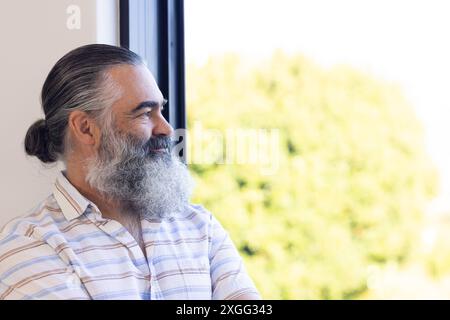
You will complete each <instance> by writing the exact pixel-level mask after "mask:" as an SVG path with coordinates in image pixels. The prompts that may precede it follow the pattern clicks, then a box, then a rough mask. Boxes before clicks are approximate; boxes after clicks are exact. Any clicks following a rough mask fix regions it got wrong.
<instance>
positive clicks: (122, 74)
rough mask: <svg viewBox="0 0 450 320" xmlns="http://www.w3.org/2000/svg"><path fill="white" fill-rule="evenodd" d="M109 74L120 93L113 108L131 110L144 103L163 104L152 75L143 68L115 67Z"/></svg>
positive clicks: (162, 98) (140, 66) (141, 66)
mask: <svg viewBox="0 0 450 320" xmlns="http://www.w3.org/2000/svg"><path fill="white" fill-rule="evenodd" d="M109 74H110V76H111V78H112V80H113V81H114V83H115V85H116V86H117V89H118V90H120V92H121V95H120V98H119V99H118V100H117V101H116V103H114V105H113V107H114V108H116V109H121V110H127V109H133V108H134V107H136V105H138V104H140V103H142V102H144V101H152V102H155V103H158V104H163V103H164V97H163V95H162V94H161V91H160V90H159V88H158V85H157V84H156V81H155V79H154V78H153V75H152V74H151V73H150V71H149V70H148V69H147V68H146V67H145V66H143V65H139V66H133V65H121V66H116V67H113V68H111V69H110V70H109Z"/></svg>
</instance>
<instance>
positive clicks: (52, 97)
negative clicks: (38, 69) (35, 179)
mask: <svg viewBox="0 0 450 320" xmlns="http://www.w3.org/2000/svg"><path fill="white" fill-rule="evenodd" d="M124 64H128V65H142V64H144V62H143V60H142V58H141V57H139V56H138V55H137V54H135V53H134V52H132V51H130V50H128V49H125V48H121V47H116V46H110V45H105V44H91V45H85V46H82V47H79V48H76V49H74V50H72V51H70V52H69V53H67V54H66V55H65V56H63V57H62V58H61V59H60V60H59V61H58V62H57V63H56V64H55V66H54V67H53V68H52V69H51V71H50V73H49V74H48V76H47V78H46V80H45V82H44V85H43V87H42V93H41V104H42V109H43V111H44V114H45V119H40V120H37V121H36V122H35V123H33V124H32V125H31V126H30V128H29V129H28V131H27V134H26V136H25V142H24V144H25V152H26V153H27V154H28V155H30V156H36V157H38V158H39V159H40V160H41V161H42V162H44V163H52V162H56V161H57V160H64V157H65V154H66V151H67V150H66V149H67V145H68V143H69V141H68V134H67V124H68V118H69V114H70V113H71V112H72V111H74V110H80V111H84V112H86V113H88V114H89V115H91V116H92V117H94V118H95V119H96V120H99V121H101V120H104V121H103V124H108V123H110V122H111V121H110V120H111V119H109V121H108V120H106V119H105V117H107V115H111V112H108V111H110V108H109V107H110V106H111V104H112V103H113V102H114V101H115V100H116V99H117V98H118V97H119V96H120V91H119V90H117V88H115V87H114V83H113V82H112V80H111V79H110V75H109V74H108V72H107V71H108V70H109V69H110V68H111V67H114V66H118V65H124Z"/></svg>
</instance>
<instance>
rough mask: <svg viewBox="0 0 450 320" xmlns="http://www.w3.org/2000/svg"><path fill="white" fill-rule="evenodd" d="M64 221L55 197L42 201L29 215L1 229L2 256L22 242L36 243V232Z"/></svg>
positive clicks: (0, 249)
mask: <svg viewBox="0 0 450 320" xmlns="http://www.w3.org/2000/svg"><path fill="white" fill-rule="evenodd" d="M62 219H63V215H62V212H61V209H60V208H59V206H58V204H57V202H56V200H55V198H54V197H53V195H50V196H48V197H47V198H46V199H45V200H43V201H41V202H40V203H39V204H38V205H37V206H35V207H34V208H33V209H32V210H30V211H29V212H28V213H26V214H24V215H22V216H19V217H16V218H14V219H12V220H10V221H9V222H7V223H6V224H4V225H3V226H2V227H1V228H0V254H1V253H2V252H3V251H4V250H7V249H9V248H11V246H20V245H21V243H22V242H24V241H25V242H27V241H36V240H37V239H36V237H35V236H33V235H34V230H35V229H36V228H45V227H49V226H53V225H55V224H57V223H59V222H61V221H62Z"/></svg>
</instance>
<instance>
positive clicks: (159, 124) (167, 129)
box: [152, 114, 173, 136]
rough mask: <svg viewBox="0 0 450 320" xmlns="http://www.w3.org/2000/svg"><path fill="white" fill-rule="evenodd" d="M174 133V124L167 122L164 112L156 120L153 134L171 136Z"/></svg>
mask: <svg viewBox="0 0 450 320" xmlns="http://www.w3.org/2000/svg"><path fill="white" fill-rule="evenodd" d="M172 134H173V128H172V126H171V125H170V124H169V123H168V122H167V120H166V119H165V118H164V117H163V115H162V114H159V115H158V116H157V119H156V120H155V124H154V127H153V131H152V136H171V135H172Z"/></svg>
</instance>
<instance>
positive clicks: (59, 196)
mask: <svg viewBox="0 0 450 320" xmlns="http://www.w3.org/2000/svg"><path fill="white" fill-rule="evenodd" d="M53 195H54V197H55V199H56V201H57V202H58V205H59V206H60V207H61V210H62V212H63V214H64V217H65V218H66V219H67V220H69V221H70V220H73V219H75V218H78V217H79V216H81V215H82V214H83V213H84V212H85V211H86V209H87V207H88V206H89V205H90V204H91V205H93V206H95V205H94V204H93V203H92V202H90V201H89V200H88V199H86V198H85V197H84V196H83V195H82V194H81V193H80V192H79V191H78V190H77V189H76V188H75V187H74V186H73V185H72V184H71V183H70V182H69V180H68V179H67V178H66V177H65V175H64V172H62V171H61V172H59V174H58V176H57V177H56V180H55V183H54V185H53Z"/></svg>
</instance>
